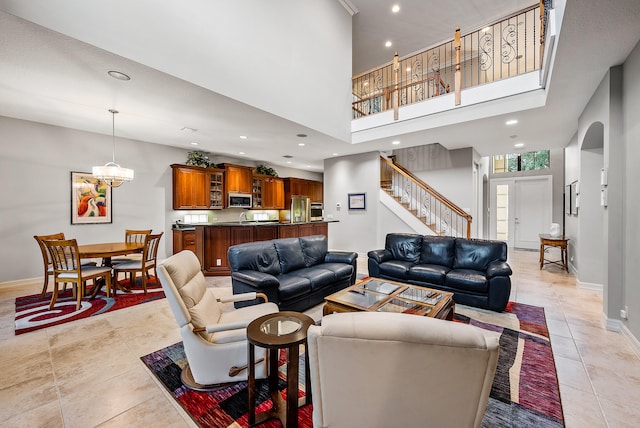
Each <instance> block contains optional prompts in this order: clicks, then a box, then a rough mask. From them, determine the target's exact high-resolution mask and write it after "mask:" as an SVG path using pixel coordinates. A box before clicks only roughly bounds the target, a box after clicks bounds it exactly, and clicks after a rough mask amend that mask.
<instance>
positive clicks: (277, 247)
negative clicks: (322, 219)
mask: <svg viewBox="0 0 640 428" xmlns="http://www.w3.org/2000/svg"><path fill="white" fill-rule="evenodd" d="M228 257H229V264H230V265H231V285H232V288H233V293H234V294H240V293H246V292H259V293H265V294H266V295H267V297H268V298H269V301H270V302H274V303H276V304H277V305H278V306H279V307H280V310H289V311H304V310H306V309H308V308H310V307H312V306H315V305H317V304H319V303H322V302H323V301H324V298H325V296H328V295H329V294H332V293H335V292H336V291H338V290H341V289H343V288H345V287H347V286H349V285H352V284H353V283H354V282H355V280H356V271H357V266H356V259H357V258H358V254H357V253H351V252H341V251H328V250H327V237H326V236H324V235H314V236H305V237H301V238H285V239H274V240H271V241H261V242H250V243H247V244H239V245H234V246H232V247H229V252H228ZM255 303H258V302H257V301H249V302H246V301H245V302H236V303H235V307H236V308H239V307H242V306H248V305H252V304H255Z"/></svg>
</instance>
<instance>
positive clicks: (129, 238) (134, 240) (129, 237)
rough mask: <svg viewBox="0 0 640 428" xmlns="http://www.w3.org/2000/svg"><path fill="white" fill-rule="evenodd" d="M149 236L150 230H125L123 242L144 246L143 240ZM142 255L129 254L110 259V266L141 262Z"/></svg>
mask: <svg viewBox="0 0 640 428" xmlns="http://www.w3.org/2000/svg"><path fill="white" fill-rule="evenodd" d="M149 235H151V229H140V230H136V229H125V231H124V242H126V243H128V244H141V245H142V244H144V240H145V239H147V236H149ZM141 259H142V255H141V254H140V253H137V254H129V255H126V256H121V257H112V258H111V264H112V265H116V264H118V263H123V262H130V261H132V260H141Z"/></svg>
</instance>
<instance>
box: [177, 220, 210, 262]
mask: <svg viewBox="0 0 640 428" xmlns="http://www.w3.org/2000/svg"><path fill="white" fill-rule="evenodd" d="M203 237H204V228H203V227H198V228H195V229H193V230H180V229H174V230H173V254H177V253H179V252H180V251H183V250H189V251H192V252H193V253H195V255H196V256H198V260H199V261H200V265H202V264H203V263H202V261H203V260H202V243H203V242H204V239H203Z"/></svg>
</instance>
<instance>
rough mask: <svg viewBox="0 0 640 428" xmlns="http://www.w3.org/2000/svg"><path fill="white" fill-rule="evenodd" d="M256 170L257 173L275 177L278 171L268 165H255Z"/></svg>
mask: <svg viewBox="0 0 640 428" xmlns="http://www.w3.org/2000/svg"><path fill="white" fill-rule="evenodd" d="M256 172H257V173H258V174H264V175H270V176H272V177H277V176H278V173H277V172H276V170H275V169H273V168H271V167H268V166H266V165H258V166H257V167H256Z"/></svg>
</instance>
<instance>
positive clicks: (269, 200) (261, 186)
mask: <svg viewBox="0 0 640 428" xmlns="http://www.w3.org/2000/svg"><path fill="white" fill-rule="evenodd" d="M252 193H253V208H261V209H265V210H283V209H284V181H283V180H282V178H278V177H273V176H270V175H261V174H255V175H254V176H253V187H252Z"/></svg>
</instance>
